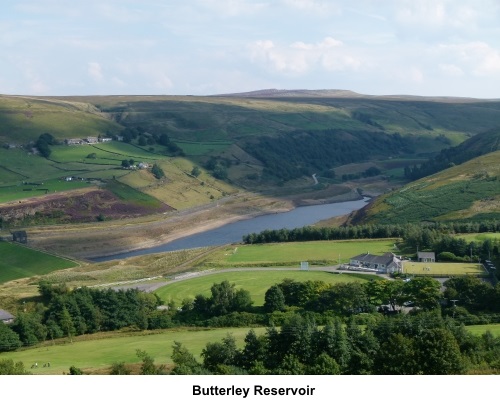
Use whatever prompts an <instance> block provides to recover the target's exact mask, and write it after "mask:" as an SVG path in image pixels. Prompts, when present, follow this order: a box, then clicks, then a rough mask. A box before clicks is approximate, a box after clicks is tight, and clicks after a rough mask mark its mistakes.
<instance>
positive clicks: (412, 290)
mask: <svg viewBox="0 0 500 405" xmlns="http://www.w3.org/2000/svg"><path fill="white" fill-rule="evenodd" d="M403 291H404V293H405V294H406V296H407V298H408V300H409V301H413V302H414V303H415V305H416V306H417V307H420V308H422V309H427V310H429V309H434V308H437V307H438V306H439V301H440V300H441V297H442V294H441V284H440V283H439V281H437V280H434V279H433V278H431V277H416V278H413V279H411V280H410V281H408V282H407V283H405V285H404V287H403Z"/></svg>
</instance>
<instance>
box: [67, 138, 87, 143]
mask: <svg viewBox="0 0 500 405" xmlns="http://www.w3.org/2000/svg"><path fill="white" fill-rule="evenodd" d="M64 142H66V145H81V144H82V143H83V140H82V139H79V138H73V139H66V140H65V141H64Z"/></svg>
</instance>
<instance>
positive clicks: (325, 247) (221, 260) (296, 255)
mask: <svg viewBox="0 0 500 405" xmlns="http://www.w3.org/2000/svg"><path fill="white" fill-rule="evenodd" d="M394 243H395V240H392V239H383V240H355V241H354V240H353V241H350V240H347V241H315V242H290V243H269V244H263V245H243V246H238V247H236V248H235V247H231V248H227V249H226V250H222V251H220V252H217V253H215V254H214V256H213V257H212V258H210V259H208V262H207V264H206V265H207V266H217V267H221V266H226V267H227V266H257V265H275V266H276V265H280V264H292V265H296V266H299V264H300V262H301V261H309V262H310V264H314V263H318V264H322V265H323V264H338V263H339V256H340V262H341V263H346V262H348V261H349V258H351V257H353V256H356V255H358V254H361V253H366V252H370V253H372V254H383V253H385V252H391V251H394Z"/></svg>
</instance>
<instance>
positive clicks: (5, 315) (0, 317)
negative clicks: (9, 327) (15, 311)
mask: <svg viewBox="0 0 500 405" xmlns="http://www.w3.org/2000/svg"><path fill="white" fill-rule="evenodd" d="M0 321H2V322H3V323H12V322H14V315H12V314H11V313H9V312H7V311H5V310H3V309H0Z"/></svg>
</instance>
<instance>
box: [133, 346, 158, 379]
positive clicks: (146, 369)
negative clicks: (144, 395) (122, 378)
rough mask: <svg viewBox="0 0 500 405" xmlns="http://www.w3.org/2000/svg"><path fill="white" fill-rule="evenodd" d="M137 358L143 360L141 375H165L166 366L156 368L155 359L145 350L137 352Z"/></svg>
mask: <svg viewBox="0 0 500 405" xmlns="http://www.w3.org/2000/svg"><path fill="white" fill-rule="evenodd" d="M136 354H137V357H139V358H140V359H141V360H142V365H141V375H158V374H165V366H164V365H161V366H156V365H155V364H154V359H153V358H152V357H151V356H150V355H149V354H148V353H147V352H146V351H144V350H140V349H137V350H136Z"/></svg>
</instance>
